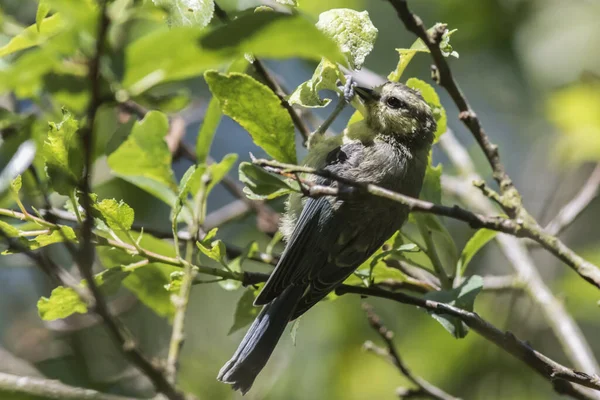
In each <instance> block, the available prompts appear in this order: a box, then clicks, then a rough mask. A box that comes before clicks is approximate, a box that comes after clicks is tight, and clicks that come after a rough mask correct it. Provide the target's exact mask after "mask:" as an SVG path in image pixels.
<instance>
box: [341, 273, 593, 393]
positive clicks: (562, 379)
mask: <svg viewBox="0 0 600 400" xmlns="http://www.w3.org/2000/svg"><path fill="white" fill-rule="evenodd" d="M335 293H336V294H337V295H344V294H347V293H354V294H359V295H361V296H372V297H380V298H384V299H388V300H393V301H397V302H399V303H402V304H409V305H413V306H417V307H421V308H424V309H426V310H428V311H431V312H434V313H436V314H446V315H451V316H454V317H457V318H459V319H460V320H461V321H463V322H464V323H465V324H467V325H468V326H469V327H470V328H471V329H472V330H473V331H475V332H477V333H478V334H479V335H481V336H483V337H484V338H485V339H487V340H488V341H490V342H492V343H494V344H495V345H496V346H498V347H500V348H501V349H503V350H504V351H506V352H508V353H510V354H511V355H513V356H514V357H515V358H517V359H519V360H521V361H523V362H524V363H525V364H527V365H529V366H530V367H531V368H533V369H534V370H535V371H536V372H537V373H538V374H540V375H541V376H543V377H544V378H545V379H547V380H548V381H550V382H551V383H552V385H553V387H554V389H555V390H556V391H557V392H559V393H561V394H566V395H569V396H573V397H575V398H585V399H595V398H596V397H592V396H587V395H586V394H585V393H584V392H583V391H582V390H581V388H578V387H577V386H574V385H573V384H572V383H577V384H579V385H582V386H585V387H588V388H592V389H595V390H599V391H600V377H599V376H597V375H591V374H586V373H584V372H579V371H575V370H573V369H570V368H567V367H565V366H564V365H561V364H559V363H557V362H556V361H554V360H552V359H550V358H548V357H546V356H545V355H543V354H541V353H539V352H538V351H536V350H534V349H533V348H532V347H531V346H530V345H529V344H527V343H525V342H523V341H521V340H519V339H518V338H517V337H515V336H514V335H513V334H512V333H510V332H502V331H500V330H499V329H498V328H496V327H495V326H493V325H492V324H490V323H489V322H487V321H486V320H484V319H483V318H481V317H480V316H479V315H478V314H477V313H475V312H472V311H466V310H463V309H460V308H457V307H454V306H451V305H449V304H445V303H439V302H436V301H433V300H426V299H422V298H418V297H414V296H410V295H407V294H404V293H401V292H396V293H392V292H388V291H386V290H382V289H378V288H372V287H371V288H364V287H357V286H348V285H341V286H339V287H338V288H337V289H336V291H335ZM582 396H585V397H582Z"/></svg>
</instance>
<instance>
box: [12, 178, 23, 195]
mask: <svg viewBox="0 0 600 400" xmlns="http://www.w3.org/2000/svg"><path fill="white" fill-rule="evenodd" d="M21 186H22V178H21V175H18V176H17V177H16V178H15V179H13V180H12V182H11V183H10V190H11V191H12V192H13V193H14V194H15V195H17V196H18V195H19V192H20V191H21Z"/></svg>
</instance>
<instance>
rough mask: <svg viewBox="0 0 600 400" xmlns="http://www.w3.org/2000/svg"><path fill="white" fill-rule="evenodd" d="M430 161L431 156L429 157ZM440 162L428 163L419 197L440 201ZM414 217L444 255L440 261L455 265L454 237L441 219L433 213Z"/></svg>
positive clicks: (434, 201)
mask: <svg viewBox="0 0 600 400" xmlns="http://www.w3.org/2000/svg"><path fill="white" fill-rule="evenodd" d="M429 160H430V161H431V156H430V157H429ZM441 176H442V164H439V165H438V166H436V167H433V166H431V164H429V165H428V166H427V170H426V171H425V178H424V180H423V187H422V188H421V194H420V196H419V197H420V198H421V199H422V200H427V201H430V202H432V203H435V204H441V203H442V185H441ZM414 218H415V220H416V221H417V225H420V229H419V230H420V231H421V232H422V233H423V232H431V235H432V238H433V240H434V242H435V243H436V244H438V245H439V246H436V250H437V251H438V254H439V255H440V256H442V255H445V258H443V259H442V260H441V261H442V263H443V264H444V265H452V266H454V265H456V263H457V261H458V250H457V249H456V243H455V242H454V238H453V237H452V235H451V234H450V232H449V231H448V229H447V228H446V226H445V225H444V224H443V223H442V221H441V219H440V218H439V217H438V216H436V215H433V214H425V213H416V214H414Z"/></svg>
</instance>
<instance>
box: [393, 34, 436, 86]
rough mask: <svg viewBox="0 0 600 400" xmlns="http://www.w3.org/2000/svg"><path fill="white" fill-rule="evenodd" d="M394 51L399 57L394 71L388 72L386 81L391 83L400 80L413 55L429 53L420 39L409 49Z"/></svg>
mask: <svg viewBox="0 0 600 400" xmlns="http://www.w3.org/2000/svg"><path fill="white" fill-rule="evenodd" d="M396 51H397V52H398V56H399V59H398V65H397V66H396V69H395V70H393V71H392V72H390V73H389V75H388V77H387V78H388V80H389V81H392V82H398V81H399V80H400V78H401V77H402V74H403V73H404V70H405V69H406V67H408V64H409V63H410V62H411V60H412V59H413V57H414V56H415V54H417V53H429V50H427V46H425V44H423V41H422V40H421V39H417V40H416V41H415V42H414V43H413V45H412V46H411V47H410V49H396Z"/></svg>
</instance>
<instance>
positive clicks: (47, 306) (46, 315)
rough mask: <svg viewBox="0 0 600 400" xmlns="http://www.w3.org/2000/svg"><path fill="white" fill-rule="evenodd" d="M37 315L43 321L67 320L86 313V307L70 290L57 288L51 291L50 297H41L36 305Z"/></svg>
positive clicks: (75, 293)
mask: <svg viewBox="0 0 600 400" xmlns="http://www.w3.org/2000/svg"><path fill="white" fill-rule="evenodd" d="M37 308H38V314H39V315H40V318H41V319H43V320H44V321H53V320H55V319H60V318H67V317H68V316H69V315H72V314H75V313H79V314H85V313H87V310H88V309H87V305H86V304H85V303H84V302H83V301H82V300H81V298H80V297H79V295H78V294H77V292H75V290H73V289H71V288H66V287H62V286H59V287H57V288H56V289H54V290H53V291H52V293H51V294H50V297H49V298H48V297H42V298H41V299H40V300H39V301H38V303H37Z"/></svg>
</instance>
